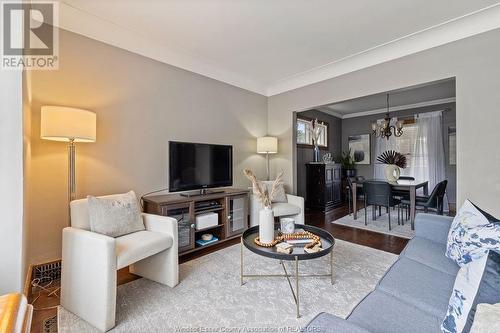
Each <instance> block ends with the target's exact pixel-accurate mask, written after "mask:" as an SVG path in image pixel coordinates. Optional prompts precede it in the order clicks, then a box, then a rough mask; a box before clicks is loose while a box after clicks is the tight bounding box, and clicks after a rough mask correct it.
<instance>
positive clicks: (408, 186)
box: [352, 179, 429, 230]
mask: <svg viewBox="0 0 500 333" xmlns="http://www.w3.org/2000/svg"><path fill="white" fill-rule="evenodd" d="M369 181H377V182H386V183H388V184H389V185H391V187H392V189H393V190H401V191H407V192H408V195H409V197H410V221H411V230H415V213H416V199H417V190H418V189H419V188H422V190H423V192H424V193H423V194H424V195H425V196H427V195H429V181H428V180H406V179H398V180H396V181H387V180H385V179H364V180H353V181H352V198H357V197H356V192H357V189H358V188H362V187H363V183H364V182H369ZM352 204H353V206H352V208H353V211H354V219H355V220H356V219H357V218H358V211H357V200H356V199H354V200H353V201H352Z"/></svg>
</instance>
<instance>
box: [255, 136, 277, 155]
mask: <svg viewBox="0 0 500 333" xmlns="http://www.w3.org/2000/svg"><path fill="white" fill-rule="evenodd" d="M277 152H278V138H275V137H273V136H263V137H260V138H257V153H259V154H266V153H267V154H276V153H277Z"/></svg>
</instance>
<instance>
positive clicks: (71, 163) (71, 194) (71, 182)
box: [68, 138, 76, 202]
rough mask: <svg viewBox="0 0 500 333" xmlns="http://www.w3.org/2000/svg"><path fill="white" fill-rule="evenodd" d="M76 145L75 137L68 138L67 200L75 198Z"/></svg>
mask: <svg viewBox="0 0 500 333" xmlns="http://www.w3.org/2000/svg"><path fill="white" fill-rule="evenodd" d="M75 155H76V146H75V139H74V138H70V139H69V144H68V200H69V202H71V201H73V200H75V199H76V171H75V169H76V161H75Z"/></svg>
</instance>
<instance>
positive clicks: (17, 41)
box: [1, 1, 59, 70]
mask: <svg viewBox="0 0 500 333" xmlns="http://www.w3.org/2000/svg"><path fill="white" fill-rule="evenodd" d="M1 5H2V14H1V15H2V16H1V17H2V22H3V23H2V28H3V31H2V43H1V44H2V62H1V63H2V69H23V68H24V69H42V70H52V69H58V61H57V60H58V50H59V48H58V46H59V45H58V44H59V34H58V29H57V28H56V26H57V24H58V14H59V11H58V5H59V4H58V3H57V2H52V1H31V2H29V3H28V2H27V3H24V2H19V1H17V2H13V1H4V2H2V3H1Z"/></svg>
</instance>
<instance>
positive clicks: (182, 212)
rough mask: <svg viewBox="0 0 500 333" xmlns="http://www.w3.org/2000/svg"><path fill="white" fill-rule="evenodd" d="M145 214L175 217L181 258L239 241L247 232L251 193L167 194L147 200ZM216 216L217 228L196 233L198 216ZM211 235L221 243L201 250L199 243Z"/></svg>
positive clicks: (225, 190) (238, 191)
mask: <svg viewBox="0 0 500 333" xmlns="http://www.w3.org/2000/svg"><path fill="white" fill-rule="evenodd" d="M143 201H144V212H145V213H150V214H157V215H163V216H169V217H173V218H175V219H176V220H177V222H178V224H177V229H178V234H179V240H178V242H179V256H182V255H184V254H188V253H192V252H195V251H197V250H199V249H202V248H207V247H210V246H211V245H214V244H220V243H223V242H226V241H228V240H231V239H234V238H237V237H239V236H240V235H241V234H242V233H243V231H245V230H246V229H247V228H248V190H241V189H224V191H220V192H215V193H209V194H204V195H196V196H190V197H186V196H182V195H179V194H166V195H156V196H149V197H144V198H143ZM204 213H217V215H218V224H217V225H216V226H211V227H208V228H204V229H196V224H195V221H196V216H197V215H199V214H204ZM206 233H210V234H213V235H214V236H216V237H217V238H218V239H219V240H218V241H217V242H215V243H212V244H209V245H204V246H199V245H198V244H197V243H196V241H197V240H198V239H200V238H201V235H202V234H206Z"/></svg>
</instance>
